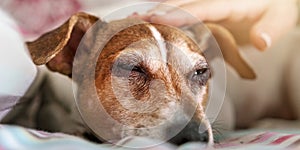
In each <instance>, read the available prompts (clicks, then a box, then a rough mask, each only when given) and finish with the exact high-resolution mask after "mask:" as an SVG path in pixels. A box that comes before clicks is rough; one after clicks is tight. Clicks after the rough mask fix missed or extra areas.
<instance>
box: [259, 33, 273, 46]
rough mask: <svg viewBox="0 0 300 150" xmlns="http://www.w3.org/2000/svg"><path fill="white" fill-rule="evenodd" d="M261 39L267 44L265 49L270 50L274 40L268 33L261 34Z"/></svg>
mask: <svg viewBox="0 0 300 150" xmlns="http://www.w3.org/2000/svg"><path fill="white" fill-rule="evenodd" d="M260 37H261V38H262V40H263V41H264V42H265V47H264V49H267V48H270V47H271V44H272V39H271V37H270V36H269V35H268V34H267V33H261V34H260Z"/></svg>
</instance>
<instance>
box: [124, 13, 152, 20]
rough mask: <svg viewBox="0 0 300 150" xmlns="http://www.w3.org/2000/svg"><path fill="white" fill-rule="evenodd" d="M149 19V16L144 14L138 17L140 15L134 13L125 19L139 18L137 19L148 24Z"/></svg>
mask: <svg viewBox="0 0 300 150" xmlns="http://www.w3.org/2000/svg"><path fill="white" fill-rule="evenodd" d="M150 17H151V16H149V15H146V14H142V15H140V14H138V13H136V12H135V13H133V14H131V15H129V16H128V17H127V18H139V19H142V20H144V21H148V22H150Z"/></svg>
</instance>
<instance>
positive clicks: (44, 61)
mask: <svg viewBox="0 0 300 150" xmlns="http://www.w3.org/2000/svg"><path fill="white" fill-rule="evenodd" d="M96 22H100V24H98V25H96V26H95V27H93V25H94V24H96ZM206 26H207V27H208V28H209V29H210V30H211V33H212V35H213V36H214V37H215V38H216V41H217V42H218V44H219V46H220V49H221V50H222V52H223V56H224V59H225V60H226V61H227V62H228V64H230V65H231V66H232V67H233V68H234V69H235V70H236V71H237V73H238V74H239V75H240V76H241V77H242V78H249V79H252V78H255V74H254V72H253V70H252V69H251V68H250V67H249V66H248V65H247V63H246V62H245V61H244V60H243V59H242V57H241V56H240V55H239V53H238V50H237V47H236V45H235V43H234V40H233V38H232V36H231V35H230V33H229V32H228V31H227V30H225V29H224V28H222V27H220V26H217V25H214V24H206ZM91 27H93V28H92V29H90V28H91ZM88 29H89V30H88ZM188 30H189V31H192V32H195V31H201V30H203V29H202V28H201V27H199V25H194V26H192V27H190V28H189V29H188ZM88 31H89V32H88ZM187 32H188V31H187ZM199 33H201V32H199ZM83 38H85V39H87V40H82V39H83ZM107 38H109V40H108V41H106V40H105V39H107ZM208 39H209V38H208V37H205V36H204V35H201V34H199V35H194V40H192V39H191V38H189V37H188V36H187V35H186V34H185V33H184V32H182V31H181V30H179V29H176V28H173V27H170V26H166V25H159V24H153V23H148V22H143V21H140V20H136V19H123V20H117V21H112V22H109V23H106V22H103V21H101V20H100V19H98V18H97V17H95V16H92V15H89V14H85V13H77V14H75V15H73V16H72V17H71V18H70V19H69V20H68V21H67V22H66V23H64V24H63V25H61V26H60V27H58V28H57V29H55V30H53V31H50V32H48V33H46V34H44V35H42V36H41V37H40V38H38V39H37V40H35V41H33V42H28V43H27V46H28V49H29V51H30V54H31V56H32V59H33V61H34V63H35V64H36V65H47V67H48V68H49V69H50V70H52V71H54V72H59V73H61V74H64V75H67V76H69V77H72V78H73V80H74V81H75V82H76V84H77V85H80V87H78V89H77V90H78V93H76V94H77V95H76V97H77V98H78V99H80V100H81V101H84V102H86V103H87V102H88V103H89V105H86V106H83V107H85V110H86V111H87V112H89V111H90V110H92V109H93V108H90V107H89V106H91V107H97V108H98V107H100V106H99V105H101V107H102V108H103V110H104V111H105V113H107V114H108V115H109V116H110V117H111V118H112V119H113V120H115V121H116V122H117V123H120V124H121V125H122V128H120V126H118V125H116V124H114V123H113V124H111V123H106V121H105V120H107V119H108V118H101V116H98V118H97V115H95V114H91V113H90V116H93V119H95V122H96V121H97V120H98V121H99V120H100V122H102V123H103V124H104V126H105V125H106V126H108V127H109V128H106V129H105V130H106V131H105V132H106V134H109V136H110V137H113V139H122V138H125V137H127V136H149V137H152V138H158V139H161V138H166V137H169V138H171V140H170V141H172V142H175V143H181V142H182V141H183V140H194V141H206V142H208V143H209V144H212V143H213V131H212V130H213V129H212V127H211V125H210V122H209V121H208V119H207V118H206V116H205V109H206V104H207V101H208V98H207V97H208V90H209V79H210V76H211V71H210V70H211V68H210V66H209V63H208V61H207V60H206V58H205V56H204V54H203V52H202V51H205V48H206V46H204V45H205V44H207V43H208V41H207V40H208ZM196 42H197V43H198V45H199V46H198V45H197V44H196ZM79 43H80V44H79ZM104 43H105V44H104ZM78 47H80V48H81V49H83V51H80V52H79V51H78V49H80V48H78ZM99 49H101V51H99ZM74 58H76V60H75V59H74ZM94 63H95V64H94ZM74 65H76V66H77V67H76V69H75V68H74ZM91 70H92V72H91ZM93 71H94V72H93ZM94 88H95V89H94ZM53 111H55V110H53ZM91 112H92V111H91ZM189 115H190V116H191V118H190V119H191V120H189V119H188V117H187V116H189ZM90 116H87V117H90ZM65 117H66V118H67V117H69V116H65ZM84 117H85V116H83V118H84ZM102 119H103V120H102ZM46 120H49V119H48V118H47V119H46ZM51 122H53V121H51ZM185 122H187V124H184V123H185ZM200 124H203V125H204V126H205V129H206V130H207V132H205V133H200V131H199V126H200ZM180 125H184V126H185V128H183V129H180V128H178V129H177V127H178V126H180ZM56 126H59V123H58V124H56ZM61 126H66V125H62V124H61ZM101 126H103V125H101ZM124 126H125V128H123V127H124ZM155 127H157V128H155ZM67 128H68V127H67ZM70 128H72V127H69V128H68V129H67V130H66V128H62V129H61V130H59V131H60V132H65V133H70V131H71V132H72V133H71V134H75V132H78V131H74V130H71V129H70ZM89 128H92V127H89ZM152 128H155V129H152ZM130 129H131V130H130ZM179 129H180V130H182V132H180V133H179V134H177V135H174V137H173V138H172V136H171V137H170V136H169V135H170V134H171V135H172V133H173V130H174V131H175V130H179ZM100 130H101V129H100ZM86 131H88V128H86ZM76 134H83V133H76ZM104 136H106V135H104ZM99 138H100V139H101V140H106V139H105V137H101V136H100V137H99Z"/></svg>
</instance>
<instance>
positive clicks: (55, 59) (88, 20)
mask: <svg viewBox="0 0 300 150" xmlns="http://www.w3.org/2000/svg"><path fill="white" fill-rule="evenodd" d="M98 20H99V19H98V18H97V17H95V16H92V15H89V14H86V13H82V12H80V13H76V14H75V15H73V16H71V17H70V19H69V20H68V21H66V22H65V23H64V24H63V25H61V26H60V27H58V28H57V29H54V30H53V31H50V32H48V33H46V34H44V35H42V36H41V37H39V38H38V39H37V40H35V41H32V42H27V43H26V44H27V47H28V49H29V51H30V54H31V57H32V59H33V62H34V63H35V64H36V65H43V64H47V67H48V68H49V69H50V70H52V71H57V72H60V73H62V74H65V75H68V76H71V74H72V64H73V58H74V56H75V53H76V49H77V47H78V45H79V43H80V40H81V38H82V37H83V36H84V34H85V32H86V31H87V30H88V29H89V28H90V27H91V26H92V25H93V24H94V23H95V22H96V21H98Z"/></svg>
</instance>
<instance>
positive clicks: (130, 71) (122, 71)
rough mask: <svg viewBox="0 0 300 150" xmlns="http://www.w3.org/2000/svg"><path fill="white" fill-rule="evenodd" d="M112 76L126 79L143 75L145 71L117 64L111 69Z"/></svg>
mask: <svg viewBox="0 0 300 150" xmlns="http://www.w3.org/2000/svg"><path fill="white" fill-rule="evenodd" d="M113 74H114V75H116V76H119V77H128V76H129V75H139V74H145V71H144V70H143V69H142V68H141V67H139V66H133V65H127V64H118V65H117V66H116V67H115V68H114V69H113Z"/></svg>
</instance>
